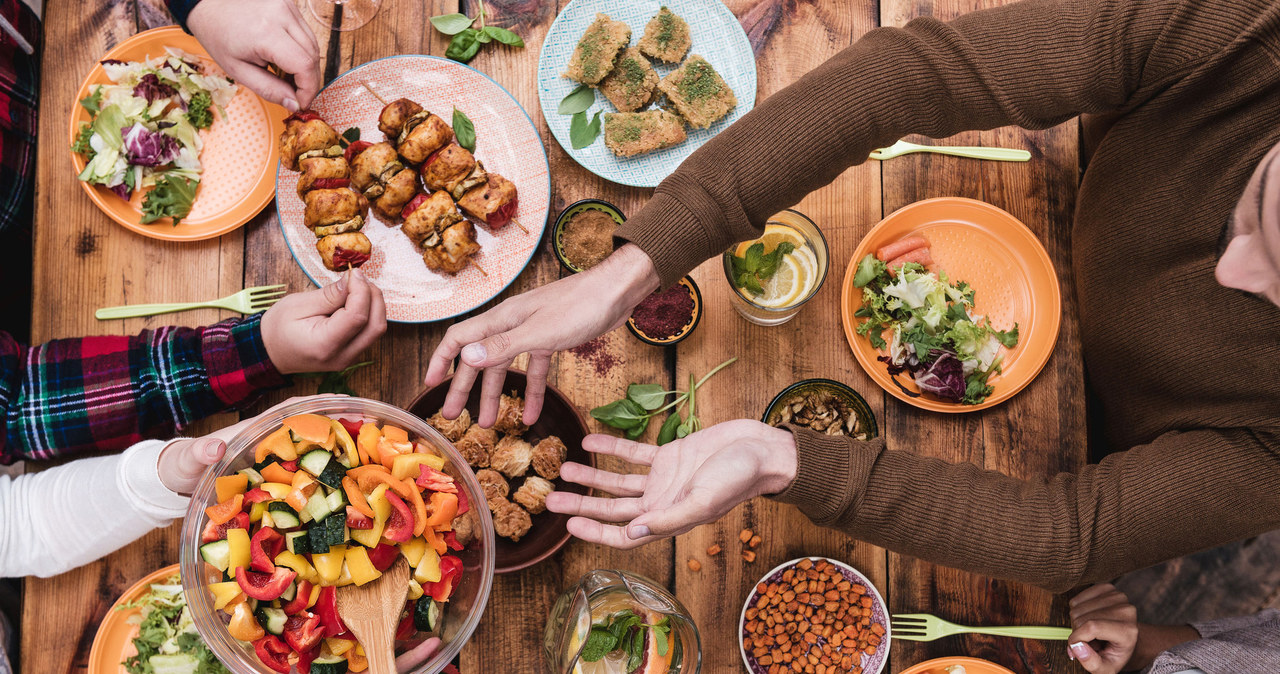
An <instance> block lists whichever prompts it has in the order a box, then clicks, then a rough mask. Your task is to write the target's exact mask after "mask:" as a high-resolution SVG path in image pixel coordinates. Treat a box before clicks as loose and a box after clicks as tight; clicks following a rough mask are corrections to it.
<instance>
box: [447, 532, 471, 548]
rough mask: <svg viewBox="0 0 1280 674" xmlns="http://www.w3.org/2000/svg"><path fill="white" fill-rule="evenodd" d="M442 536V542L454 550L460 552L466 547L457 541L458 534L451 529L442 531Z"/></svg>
mask: <svg viewBox="0 0 1280 674" xmlns="http://www.w3.org/2000/svg"><path fill="white" fill-rule="evenodd" d="M443 538H444V544H445V545H447V546H449V549H450V550H453V551H454V552H461V551H463V550H465V549H466V547H467V546H465V545H463V544H461V543H459V542H458V535H457V534H455V533H453V532H452V531H446V532H444V536H443Z"/></svg>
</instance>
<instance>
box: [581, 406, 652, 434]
mask: <svg viewBox="0 0 1280 674" xmlns="http://www.w3.org/2000/svg"><path fill="white" fill-rule="evenodd" d="M591 417H592V418H593V419H595V420H596V421H599V422H600V423H602V424H605V425H606V426H612V427H614V428H617V429H620V430H624V431H625V430H630V429H632V428H635V427H636V426H637V425H640V424H647V423H648V421H649V416H648V415H647V414H646V413H645V410H644V408H643V407H640V405H638V404H636V402H635V401H634V400H628V399H626V398H623V399H622V400H615V401H613V402H611V403H609V404H608V405H602V406H600V407H597V408H595V409H593V410H591Z"/></svg>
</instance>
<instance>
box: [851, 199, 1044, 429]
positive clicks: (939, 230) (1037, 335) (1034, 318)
mask: <svg viewBox="0 0 1280 674" xmlns="http://www.w3.org/2000/svg"><path fill="white" fill-rule="evenodd" d="M915 234H919V235H920V236H923V237H924V238H926V239H928V240H929V248H930V250H931V252H932V253H933V265H932V266H931V268H932V269H933V270H935V271H945V272H947V276H948V277H949V278H950V279H951V280H952V281H957V280H959V281H968V282H969V284H970V285H972V286H973V288H974V290H975V291H976V294H975V296H974V299H975V300H976V304H975V308H976V310H977V313H978V314H980V315H984V316H989V317H990V318H991V323H992V325H994V326H995V327H996V328H998V329H1001V330H1007V329H1009V328H1011V327H1013V324H1014V323H1017V324H1018V345H1017V346H1015V347H1014V348H1013V349H1010V350H1006V351H1005V354H1004V365H1003V368H1004V372H1003V373H1002V374H995V375H992V376H991V379H990V380H989V382H990V384H991V386H992V387H993V388H994V389H995V390H994V391H993V392H992V393H991V395H989V396H987V399H986V400H985V401H983V403H982V404H980V405H963V404H960V403H953V402H946V401H942V400H938V399H936V398H934V397H933V396H929V395H927V394H925V395H921V394H920V389H919V388H917V387H916V385H915V382H913V381H912V380H911V378H910V377H906V376H899V377H897V381H898V382H899V383H901V385H902V386H903V387H906V389H907V391H910V394H908V393H907V391H903V390H902V388H901V387H899V386H898V384H897V383H895V382H894V377H892V376H890V375H889V371H888V369H887V368H886V367H885V364H884V363H882V362H880V361H878V360H876V358H877V357H878V356H880V355H882V354H881V352H879V351H877V350H876V349H875V348H873V347H872V346H871V342H870V341H868V340H867V338H865V337H862V336H861V335H859V334H857V332H856V328H857V325H858V323H859V322H860V321H861V319H858V318H854V315H853V314H854V312H856V311H857V310H858V309H860V308H862V290H861V289H860V288H855V287H854V285H853V278H854V276H855V275H856V274H857V272H858V262H859V261H860V260H862V258H863V257H865V256H866V255H867V254H868V253H873V252H874V251H875V250H876V249H877V248H879V247H880V246H883V245H885V244H888V243H892V242H894V241H897V240H898V239H901V238H903V237H906V236H911V235H915ZM843 288H844V289H843V293H842V295H841V298H840V315H841V319H842V322H843V323H844V334H845V337H847V338H848V340H849V346H850V347H852V349H853V355H854V357H856V358H857V359H858V363H859V364H860V365H862V369H864V370H866V371H867V374H868V375H870V376H871V378H872V379H874V380H875V382H876V383H877V384H879V385H880V386H881V387H883V388H884V390H886V391H888V392H889V393H891V394H893V395H894V396H895V397H897V398H898V399H899V400H902V401H904V402H907V403H910V404H912V405H915V406H916V407H919V408H921V409H926V410H932V411H934V412H973V411H976V410H981V409H986V408H988V407H993V406H995V405H999V404H1000V403H1002V402H1004V401H1006V400H1008V399H1009V398H1012V397H1013V395H1014V394H1016V393H1017V392H1018V391H1021V390H1022V388H1023V387H1024V386H1026V385H1027V384H1029V383H1031V380H1032V379H1035V377H1036V375H1037V374H1039V373H1040V370H1041V368H1043V367H1044V364H1045V363H1046V362H1048V360H1049V356H1050V354H1052V353H1053V345H1054V344H1055V343H1056V342H1057V341H1058V325H1059V323H1060V321H1061V319H1062V295H1061V291H1060V290H1059V289H1058V276H1057V274H1056V273H1055V272H1054V270H1053V263H1052V262H1050V261H1049V254H1048V253H1046V252H1045V250H1044V246H1042V245H1040V241H1039V240H1038V239H1036V236H1035V234H1032V233H1031V230H1029V229H1027V226H1026V225H1024V224H1022V222H1020V221H1019V220H1018V219H1017V218H1015V217H1013V216H1012V215H1010V214H1008V213H1006V212H1005V211H1003V210H1000V209H999V208H996V207H995V206H992V205H991V204H988V203H985V202H982V201H976V200H974V199H964V198H960V197H942V198H938V199H926V200H924V201H918V202H916V203H914V204H910V205H908V206H904V207H903V208H900V209H898V210H897V211H894V212H893V213H891V214H890V215H889V217H887V218H885V219H884V220H881V221H880V224H878V225H876V226H875V227H872V228H871V231H870V232H868V233H867V235H866V237H864V238H863V239H862V242H861V243H859V244H858V249H857V250H856V251H854V253H853V258H852V259H850V260H849V267H848V269H847V270H846V271H845V275H844V287H843ZM912 394H914V395H912Z"/></svg>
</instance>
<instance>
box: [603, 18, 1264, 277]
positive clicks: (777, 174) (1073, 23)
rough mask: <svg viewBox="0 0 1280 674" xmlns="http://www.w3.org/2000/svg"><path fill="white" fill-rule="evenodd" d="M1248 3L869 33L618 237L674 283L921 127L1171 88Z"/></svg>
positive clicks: (1047, 114)
mask: <svg viewBox="0 0 1280 674" xmlns="http://www.w3.org/2000/svg"><path fill="white" fill-rule="evenodd" d="M1247 2H1248V0H1026V1H1024V2H1021V3H1016V4H1012V5H1007V6H1004V7H1000V8H996V9H991V10H986V11H980V12H974V13H972V14H968V15H966V16H963V17H961V18H959V19H957V20H955V21H953V22H951V23H943V22H940V21H937V20H935V19H928V18H926V19H917V20H915V21H912V22H911V23H909V24H908V25H907V26H906V27H904V28H901V29H897V28H884V29H878V30H874V31H871V32H870V33H868V34H867V35H866V36H864V37H863V38H862V39H860V40H859V41H858V42H856V43H855V44H854V45H852V46H850V47H849V48H847V49H845V50H844V51H842V52H840V53H839V54H838V55H836V56H835V57H833V58H832V59H831V60H829V61H827V62H826V63H824V64H822V65H821V66H819V67H818V68H816V69H815V70H813V71H812V72H810V73H808V74H807V75H805V76H804V77H802V78H801V79H800V80H799V81H797V82H796V83H794V84H792V85H791V86H789V87H787V88H786V89H784V90H782V91H781V92H779V93H777V94H776V95H774V96H771V97H770V98H769V99H768V100H766V101H764V102H763V103H761V104H760V106H759V107H757V108H756V109H755V110H753V111H752V112H751V113H749V114H747V115H745V116H744V117H743V118H742V119H740V120H738V122H736V123H735V124H733V125H731V126H730V127H729V128H727V129H725V130H724V131H722V132H721V133H720V134H718V135H717V136H716V137H715V138H714V139H712V140H711V141H709V142H708V143H706V144H705V145H704V146H703V147H701V148H700V149H699V150H698V151H697V152H695V153H693V154H692V155H691V156H690V157H689V159H687V160H686V161H685V162H684V163H683V164H682V165H681V166H680V168H679V169H678V170H677V171H676V172H675V173H673V174H672V175H671V176H669V177H668V178H667V179H666V180H664V181H663V183H662V184H661V185H660V186H659V187H658V189H657V191H656V192H655V193H654V196H653V198H652V199H651V200H650V201H649V203H648V204H647V205H646V206H645V207H644V208H643V209H642V210H641V211H640V212H639V213H637V214H636V215H634V216H633V217H632V218H631V219H630V220H629V221H628V222H627V223H626V224H625V225H623V227H622V228H620V230H619V232H618V235H619V236H620V237H621V238H623V239H625V240H628V241H631V242H632V243H635V244H636V245H638V246H639V247H640V248H641V249H642V250H644V251H645V252H646V253H647V254H648V255H649V257H650V258H651V259H652V260H653V261H654V264H655V265H656V267H657V270H658V274H659V276H660V277H661V279H662V282H663V285H668V284H670V283H672V282H674V281H675V280H676V279H678V278H680V277H681V276H682V275H684V274H685V273H687V272H688V271H689V270H690V269H692V268H694V267H696V266H697V265H698V264H699V263H701V262H702V261H703V260H705V259H707V258H709V257H711V256H713V255H716V254H719V253H720V252H722V251H724V250H725V249H726V248H727V247H728V246H729V245H730V244H732V243H734V242H737V241H743V240H746V239H751V238H755V237H756V236H759V233H758V232H759V230H760V228H762V227H763V224H764V222H765V220H766V219H767V218H768V217H769V216H771V215H773V214H774V213H777V212H778V211H780V210H782V209H783V208H786V207H788V206H791V205H794V204H795V203H797V202H798V201H799V200H800V199H801V198H803V197H804V195H805V194H807V193H809V192H811V191H813V190H815V189H817V188H819V187H821V186H823V185H826V184H827V183H829V182H831V181H832V180H834V179H835V177H836V176H838V175H839V174H840V173H841V172H843V171H844V170H845V169H846V168H847V167H849V166H851V165H853V164H858V163H861V162H862V161H864V160H865V159H866V157H867V155H868V153H870V151H871V150H873V149H875V148H877V147H881V146H885V145H889V144H890V143H892V142H893V141H895V140H897V139H898V138H901V137H903V136H905V135H908V134H913V133H916V134H926V135H929V136H932V137H937V138H940V137H945V136H949V135H952V134H955V133H958V132H960V131H964V130H971V129H990V128H994V127H998V126H1004V125H1009V124H1016V125H1019V126H1023V127H1027V128H1044V127H1049V126H1052V125H1054V124H1058V123H1060V122H1062V121H1065V120H1067V119H1070V118H1071V117H1073V116H1075V115H1077V114H1080V113H1085V112H1103V111H1114V110H1119V109H1123V108H1124V106H1126V105H1128V104H1132V103H1135V102H1139V101H1141V100H1142V99H1143V98H1144V97H1146V96H1149V95H1152V94H1153V93H1154V92H1156V91H1159V90H1160V88H1161V87H1162V86H1164V85H1165V84H1167V82H1168V80H1169V79H1170V78H1172V77H1176V76H1177V75H1178V73H1179V71H1180V69H1181V68H1183V67H1184V66H1185V65H1186V64H1187V63H1190V62H1193V61H1194V60H1195V59H1197V58H1198V57H1200V56H1202V55H1204V54H1207V53H1210V52H1212V51H1213V50H1214V49H1216V48H1218V47H1219V46H1220V45H1222V44H1224V43H1225V42H1226V41H1228V40H1230V39H1231V38H1232V37H1233V36H1235V35H1238V34H1239V30H1240V26H1238V25H1234V24H1233V23H1232V20H1231V19H1230V18H1226V19H1221V18H1212V19H1205V18H1203V17H1204V15H1212V16H1214V17H1217V16H1226V17H1232V16H1244V17H1248V16H1252V15H1253V14H1256V11H1245V12H1242V11H1240V10H1239V9H1234V8H1232V7H1229V6H1230V5H1234V4H1247Z"/></svg>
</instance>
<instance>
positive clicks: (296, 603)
mask: <svg viewBox="0 0 1280 674" xmlns="http://www.w3.org/2000/svg"><path fill="white" fill-rule="evenodd" d="M309 601H311V583H310V582H309V581H305V580H298V593H297V594H295V595H293V599H292V600H291V601H290V602H289V603H287V604H285V605H284V612H285V613H287V614H289V615H293V614H295V613H302V612H303V611H305V610H307V602H309Z"/></svg>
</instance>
